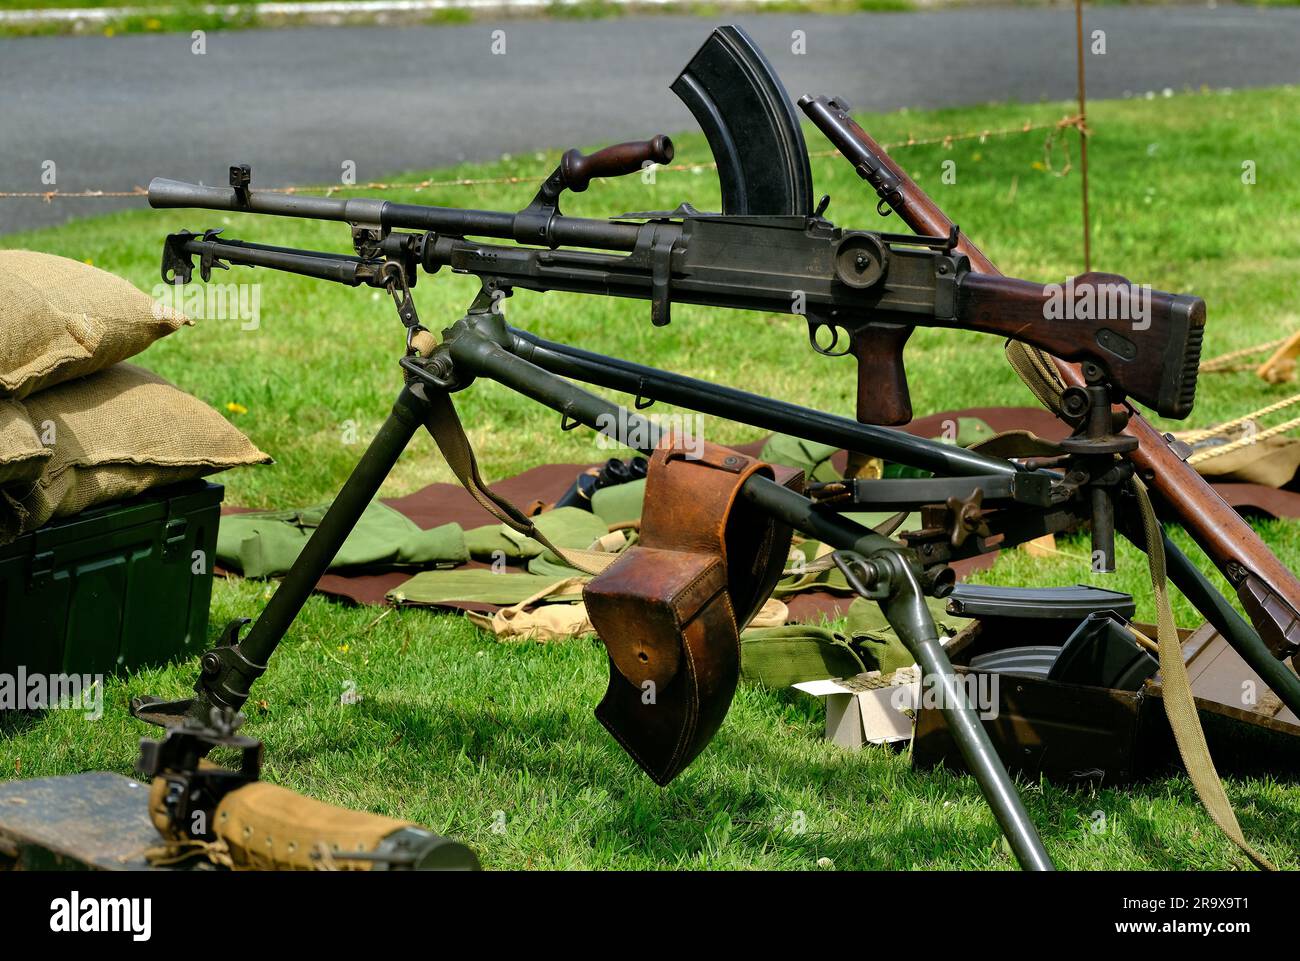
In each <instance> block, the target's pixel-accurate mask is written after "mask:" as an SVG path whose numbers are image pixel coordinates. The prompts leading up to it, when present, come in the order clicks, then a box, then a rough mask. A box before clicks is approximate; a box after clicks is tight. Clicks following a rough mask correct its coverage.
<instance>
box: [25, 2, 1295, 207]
mask: <svg viewBox="0 0 1300 961" xmlns="http://www.w3.org/2000/svg"><path fill="white" fill-rule="evenodd" d="M727 20H728V21H734V22H739V23H740V24H742V25H743V26H744V27H745V28H746V29H747V30H749V31H750V33H752V34H753V35H754V37H755V38H756V39H757V40H758V42H759V43H760V45H761V46H762V47H763V48H764V50H765V51H766V53H767V54H768V57H769V58H770V59H771V60H772V61H773V63H774V64H775V66H776V68H777V70H778V71H779V72H780V74H781V76H782V78H783V79H784V81H785V83H786V86H787V87H788V88H789V90H790V91H791V94H792V96H793V97H796V98H797V97H798V96H799V95H801V94H803V93H806V92H823V93H837V94H840V95H842V96H844V97H847V98H848V100H849V101H850V102H851V103H852V104H853V105H854V106H855V107H862V108H872V109H881V110H889V109H895V108H899V107H904V106H908V107H916V108H924V107H938V106H956V105H962V104H970V103H984V102H989V101H1007V100H1018V101H1036V100H1040V99H1044V98H1048V99H1061V98H1068V97H1070V96H1072V95H1073V93H1074V83H1075V63H1074V45H1073V44H1074V21H1073V15H1072V12H1071V11H1068V10H1055V11H1054V10H1017V9H1003V10H978V11H944V12H934V13H914V14H884V15H882V14H857V15H852V16H813V15H807V14H803V15H799V14H790V15H785V14H772V15H759V16H740V17H728V18H727ZM713 25H714V24H713V23H712V22H711V21H709V20H708V19H705V18H699V17H669V16H655V17H649V18H633V17H629V18H621V19H610V20H597V21H585V22H574V21H547V20H513V21H506V22H501V23H491V22H483V23H476V24H471V25H466V26H438V27H400V28H391V29H390V28H380V27H370V28H311V29H298V30H273V31H252V32H232V33H213V34H210V35H208V37H207V52H206V53H205V54H203V55H196V54H194V53H193V52H192V50H191V39H190V37H189V36H188V35H185V34H169V35H138V36H123V37H114V38H104V37H46V38H31V39H0V191H28V190H38V191H39V190H45V189H49V188H48V187H47V186H45V185H43V184H42V182H41V173H42V164H43V163H44V162H45V161H50V160H52V161H54V163H55V165H56V166H55V171H56V174H57V186H58V188H59V189H61V190H83V189H104V190H123V189H128V190H129V189H130V188H132V187H133V186H135V185H137V184H139V185H143V184H147V183H148V181H149V179H150V178H151V177H154V176H157V175H166V176H170V177H174V178H177V179H188V180H202V181H204V182H207V183H222V182H224V177H225V170H226V168H227V167H228V166H229V164H230V163H232V162H236V161H238V162H247V163H251V164H252V165H253V171H254V182H255V183H256V184H260V185H262V186H276V185H283V184H286V183H324V182H336V181H337V180H338V179H339V175H340V171H341V167H342V164H343V163H344V162H345V161H353V162H354V163H355V164H356V171H357V178H358V180H361V181H365V180H374V179H381V178H383V177H386V176H390V175H391V174H393V173H396V172H399V171H403V170H410V169H415V168H425V167H432V166H436V165H440V164H445V163H452V162H456V161H460V160H483V159H491V158H494V157H497V156H499V155H500V154H501V153H505V152H511V153H517V152H520V151H524V150H530V149H536V148H538V147H564V146H570V145H578V144H585V145H591V144H596V143H600V142H611V143H612V142H615V141H618V140H623V139H629V138H640V137H644V136H648V135H650V134H651V133H655V132H660V131H676V130H684V129H691V128H693V127H694V121H693V119H692V118H691V116H690V114H689V113H688V112H687V111H686V109H685V107H683V106H682V105H681V104H680V103H679V102H678V101H677V99H676V98H675V97H674V96H673V95H672V94H671V93H670V92H669V91H668V89H667V88H668V84H669V83H670V82H671V81H672V79H673V78H674V77H675V76H676V75H677V72H678V71H679V70H680V69H681V67H682V66H683V65H684V64H685V63H686V61H687V60H688V59H690V57H691V55H692V54H693V53H694V51H695V50H696V48H697V47H698V46H699V45H700V43H701V42H702V41H703V40H704V38H705V37H706V36H707V34H708V31H709V30H710V29H711V28H712V26H713ZM1085 29H1086V30H1087V31H1088V32H1089V33H1091V31H1092V30H1094V29H1102V30H1105V31H1106V41H1107V52H1106V55H1105V56H1092V57H1090V59H1089V63H1088V88H1089V95H1090V96H1092V97H1118V96H1123V95H1124V94H1126V93H1143V92H1145V91H1147V90H1160V89H1163V88H1165V87H1172V88H1174V89H1182V88H1183V87H1189V86H1190V87H1197V86H1200V85H1201V84H1209V85H1210V86H1213V87H1246V86H1262V85H1271V84H1280V83H1294V82H1296V81H1298V80H1300V57H1297V56H1296V52H1295V51H1296V50H1297V49H1300V10H1294V9H1293V10H1287V9H1256V8H1238V7H1221V8H1218V9H1209V8H1168V7H1164V8H1146V7H1101V8H1098V9H1094V10H1090V11H1088V12H1087V13H1086V19H1085ZM496 30H502V31H504V37H505V52H504V54H493V52H492V49H491V47H492V43H493V32H494V31H496ZM795 30H802V31H805V33H806V38H807V44H806V47H807V52H806V53H805V54H803V55H797V54H795V53H793V52H792V50H791V37H792V32H793V31H795ZM540 174H541V172H540V171H539V177H540ZM142 203H143V202H142V201H139V200H123V201H109V200H62V201H56V202H54V203H52V204H46V203H43V202H41V201H39V200H3V199H0V232H6V231H14V230H21V229H26V228H30V227H36V226H42V225H46V224H52V223H59V222H62V221H65V220H68V219H71V218H74V217H78V216H86V215H89V214H93V213H99V212H102V211H104V210H107V209H112V208H113V207H114V206H123V205H139V204H142Z"/></svg>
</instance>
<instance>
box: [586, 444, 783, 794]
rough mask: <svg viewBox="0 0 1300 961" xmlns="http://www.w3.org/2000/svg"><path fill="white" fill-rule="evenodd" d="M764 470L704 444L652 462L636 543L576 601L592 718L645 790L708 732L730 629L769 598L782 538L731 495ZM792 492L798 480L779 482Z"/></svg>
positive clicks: (682, 763)
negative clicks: (601, 681)
mask: <svg viewBox="0 0 1300 961" xmlns="http://www.w3.org/2000/svg"><path fill="white" fill-rule="evenodd" d="M755 473H761V474H763V475H764V476H766V477H769V478H773V477H775V476H776V473H775V471H774V470H773V468H772V467H770V466H768V465H767V464H764V463H762V462H760V461H757V460H755V459H753V458H751V457H746V456H744V455H742V454H738V453H736V452H735V451H733V450H730V449H728V448H725V447H719V446H717V445H714V444H705V445H704V446H703V451H702V456H699V457H694V458H688V457H687V456H686V453H685V451H683V450H682V449H680V448H678V447H675V446H672V444H671V441H670V442H666V443H665V445H664V446H661V447H660V448H659V449H658V450H657V451H656V452H655V454H654V456H653V457H652V458H651V460H650V468H649V472H648V474H647V477H646V496H645V508H644V510H643V512H642V516H641V540H640V543H639V544H638V545H637V546H635V547H632V548H630V549H629V550H628V551H626V552H625V553H624V554H623V556H622V557H620V558H619V559H618V560H617V561H616V562H615V563H613V564H612V565H610V567H609V568H607V569H606V570H605V571H604V572H602V573H601V574H600V575H599V576H598V577H596V578H594V579H593V580H592V581H591V582H590V583H589V584H588V585H587V587H586V589H585V590H584V592H583V599H584V600H585V601H586V605H587V613H588V615H589V616H590V618H591V622H592V624H593V625H594V626H595V628H596V631H597V633H599V635H600V637H601V640H603V641H604V642H605V647H606V649H607V651H608V652H609V659H610V671H609V674H610V677H609V688H608V689H607V690H606V692H605V697H604V699H603V700H602V701H601V703H600V706H599V707H597V708H596V717H597V718H598V719H599V720H600V722H601V723H602V724H604V725H605V727H606V728H607V729H608V730H609V732H610V733H611V734H612V735H614V737H615V738H616V739H617V740H618V742H619V744H621V745H622V746H623V749H624V750H626V751H627V752H628V754H629V755H631V757H632V759H633V760H635V761H636V762H637V764H639V765H640V766H641V767H642V769H644V770H645V772H646V773H647V774H649V775H650V777H651V778H652V779H653V780H654V781H655V783H657V784H660V785H664V784H667V783H668V782H669V781H671V780H672V779H673V778H674V777H676V776H677V775H678V773H680V772H681V770H682V769H683V768H685V767H686V765H687V764H689V763H690V762H691V761H692V760H694V758H695V757H696V755H698V754H699V753H700V751H702V750H703V749H704V747H705V745H707V744H708V743H709V741H710V740H711V739H712V737H713V735H714V734H715V733H716V732H717V730H718V727H719V726H720V725H721V724H722V719H723V718H724V717H725V716H726V714H727V709H728V708H729V707H730V706H731V698H732V695H733V694H734V693H735V690H736V682H737V680H738V679H739V676H740V628H741V627H742V626H743V625H744V624H746V623H748V621H749V619H750V618H751V617H752V616H753V614H754V613H755V612H756V611H757V610H758V609H759V608H760V607H761V606H762V605H763V602H764V601H765V600H766V599H767V598H768V597H769V596H770V595H771V592H772V588H773V587H774V586H775V585H776V581H777V579H778V578H779V577H780V576H781V570H782V568H783V567H784V564H785V561H786V558H787V556H788V554H789V546H790V529H789V528H788V527H785V526H784V525H780V524H777V523H776V522H775V521H774V520H772V519H771V518H770V517H769V516H768V515H766V514H764V513H762V512H761V511H758V510H757V509H755V508H754V507H753V506H752V505H750V504H749V503H748V502H747V501H745V500H744V499H743V498H740V497H739V496H738V495H739V491H740V488H741V487H743V486H744V484H745V482H746V481H747V480H748V479H749V478H750V477H751V476H753V475H754V474H755ZM781 479H782V481H783V482H785V483H787V484H788V485H789V486H792V487H800V486H801V485H802V474H783V475H782V478H781Z"/></svg>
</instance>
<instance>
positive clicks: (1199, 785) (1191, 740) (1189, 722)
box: [1133, 477, 1277, 871]
mask: <svg viewBox="0 0 1300 961" xmlns="http://www.w3.org/2000/svg"><path fill="white" fill-rule="evenodd" d="M1133 488H1134V490H1135V491H1136V492H1137V500H1138V504H1139V505H1140V509H1141V513H1142V532H1143V535H1144V536H1145V538H1146V542H1147V564H1148V566H1149V567H1150V570H1151V586H1152V588H1153V589H1154V590H1155V595H1156V641H1157V644H1158V645H1159V648H1160V675H1161V700H1163V701H1164V705H1165V715H1166V716H1167V717H1168V718H1169V727H1170V728H1171V729H1172V730H1173V732H1174V741H1175V742H1176V743H1177V745H1178V753H1179V754H1180V755H1181V756H1182V759H1183V766H1184V767H1185V768H1186V769H1187V776H1188V777H1189V778H1191V780H1192V787H1194V788H1195V789H1196V795H1197V797H1199V798H1200V799H1201V804H1202V805H1204V806H1205V810H1206V812H1207V813H1208V814H1209V815H1210V818H1211V819H1212V820H1213V821H1214V823H1215V824H1217V825H1218V826H1219V829H1220V830H1221V831H1223V833H1224V834H1226V835H1227V836H1228V839H1229V840H1230V841H1232V843H1233V844H1235V845H1237V847H1238V848H1240V849H1241V852H1242V853H1243V854H1244V855H1246V857H1248V858H1250V860H1251V861H1252V862H1253V863H1254V864H1255V866H1256V867H1259V868H1262V869H1263V870H1265V871H1275V870H1277V869H1276V868H1275V867H1273V865H1272V863H1270V862H1269V860H1268V859H1267V858H1265V857H1264V856H1263V855H1262V854H1260V853H1259V852H1257V851H1256V850H1255V849H1254V848H1252V847H1251V846H1250V843H1249V842H1248V841H1247V840H1246V836H1245V835H1244V834H1243V833H1242V830H1241V826H1240V825H1239V824H1238V823H1237V815H1236V814H1235V813H1233V810H1232V802H1231V801H1229V800H1228V794H1227V792H1226V791H1225V790H1224V788H1223V781H1222V780H1220V778H1219V773H1218V771H1216V770H1215V769H1214V761H1213V759H1212V758H1211V757H1210V748H1209V745H1207V744H1206V743H1205V731H1204V730H1203V729H1202V728H1201V716H1200V714H1198V713H1197V711H1196V699H1195V697H1194V696H1193V695H1192V685H1191V682H1190V681H1189V680H1188V678H1187V664H1186V663H1185V662H1184V661H1183V649H1182V644H1180V643H1179V640H1178V628H1177V627H1176V626H1175V625H1174V612H1173V608H1172V607H1171V606H1170V603H1169V589H1168V585H1167V584H1166V582H1165V546H1164V540H1163V538H1162V537H1161V534H1162V531H1161V529H1160V521H1159V520H1157V519H1156V512H1155V510H1154V509H1153V508H1152V506H1151V498H1150V497H1148V496H1147V489H1146V486H1145V485H1144V484H1143V483H1142V481H1141V480H1139V479H1138V478H1137V477H1134V478H1133Z"/></svg>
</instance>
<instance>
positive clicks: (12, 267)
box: [0, 250, 190, 398]
mask: <svg viewBox="0 0 1300 961" xmlns="http://www.w3.org/2000/svg"><path fill="white" fill-rule="evenodd" d="M188 323H190V321H188V320H186V319H185V317H184V316H183V315H181V314H179V313H177V312H176V311H174V310H172V309H171V308H169V307H165V306H163V305H162V304H159V303H156V302H155V301H154V300H153V299H152V298H151V297H149V295H148V294H145V293H142V292H141V291H139V290H137V289H136V288H135V287H133V286H132V285H131V284H129V283H127V282H126V281H125V280H123V279H122V278H120V277H114V276H113V275H112V274H110V273H106V272H105V271H102V270H99V269H98V268H95V267H91V266H89V265H87V264H83V263H81V262H80V261H76V260H69V259H68V258H66V257H55V256H54V255H52V254H42V253H37V252H35V251H31V250H0V396H3V395H8V396H11V397H19V398H21V397H27V396H29V395H30V394H34V393H35V392H36V391H38V390H43V389H44V388H47V387H51V386H53V385H54V384H60V383H63V382H65V381H68V380H72V379H73V378H74V377H83V376H85V375H86V374H92V373H94V372H95V371H99V370H104V369H105V368H107V367H111V366H112V365H113V364H116V363H117V362H118V361H120V360H125V359H126V358H127V357H131V356H134V355H135V354H138V353H139V352H140V351H142V350H144V349H145V348H146V347H148V346H149V345H150V344H152V343H153V342H154V341H155V340H157V339H158V338H160V337H163V336H166V335H167V334H170V333H171V332H172V331H173V330H175V329H176V328H177V327H180V326H182V325H184V324H188Z"/></svg>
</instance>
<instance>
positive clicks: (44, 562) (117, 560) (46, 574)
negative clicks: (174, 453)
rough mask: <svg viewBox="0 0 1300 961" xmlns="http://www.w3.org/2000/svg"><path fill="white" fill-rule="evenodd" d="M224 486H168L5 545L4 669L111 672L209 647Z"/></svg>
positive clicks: (1, 552)
mask: <svg viewBox="0 0 1300 961" xmlns="http://www.w3.org/2000/svg"><path fill="white" fill-rule="evenodd" d="M222 493H223V488H222V487H221V486H220V485H219V484H210V483H208V482H206V481H191V482H188V483H185V484H176V485H172V486H170V487H164V488H158V489H156V490H153V491H149V492H148V493H146V494H143V495H141V496H139V497H134V498H132V499H130V500H127V501H120V502H118V503H115V504H108V505H104V506H102V507H95V508H91V509H90V510H88V511H85V512H83V513H82V514H79V515H78V516H76V517H72V518H68V519H66V520H59V521H54V522H52V523H50V524H47V525H46V526H44V527H42V528H40V529H39V530H35V531H32V532H31V533H30V534H25V535H23V536H22V537H20V538H19V539H18V540H16V541H14V542H13V543H11V544H7V545H5V546H4V547H0V673H4V674H10V675H15V674H17V672H18V669H19V668H20V667H21V668H23V669H24V670H25V672H26V673H27V674H28V675H31V674H33V673H37V672H40V673H44V674H60V673H61V674H112V673H115V672H117V671H120V670H132V669H135V668H141V667H150V666H154V665H159V664H163V663H165V662H167V661H170V660H175V659H180V658H187V657H190V656H193V655H195V654H197V653H199V652H200V651H202V650H203V649H204V648H205V646H206V643H207V629H208V604H209V601H210V600H211V597H212V565H213V563H214V562H215V560H216V548H217V523H218V520H219V518H220V513H221V497H222Z"/></svg>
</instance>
